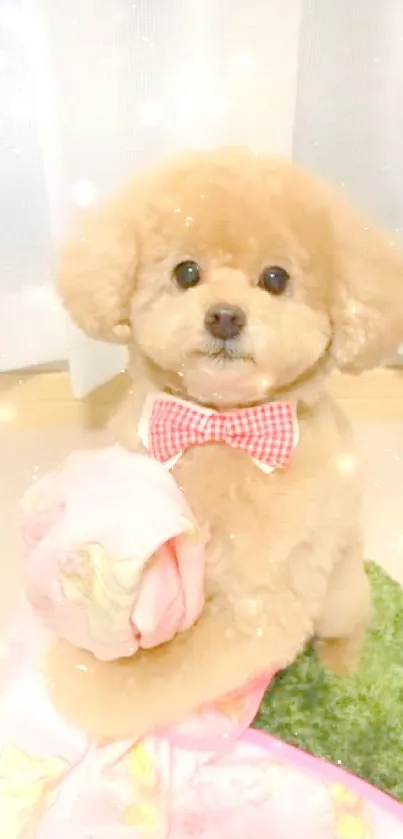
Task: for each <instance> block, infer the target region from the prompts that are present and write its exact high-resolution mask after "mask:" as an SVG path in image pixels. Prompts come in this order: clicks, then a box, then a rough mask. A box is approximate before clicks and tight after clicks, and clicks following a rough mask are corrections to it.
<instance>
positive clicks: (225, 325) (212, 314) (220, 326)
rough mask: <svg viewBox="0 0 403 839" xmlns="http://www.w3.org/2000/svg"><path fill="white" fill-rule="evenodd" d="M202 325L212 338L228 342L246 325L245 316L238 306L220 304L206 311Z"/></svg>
mask: <svg viewBox="0 0 403 839" xmlns="http://www.w3.org/2000/svg"><path fill="white" fill-rule="evenodd" d="M204 325H205V327H206V329H207V330H208V332H210V333H211V335H212V336H213V338H219V339H220V340H221V341H229V340H230V339H231V338H237V337H238V335H239V334H240V333H241V332H242V330H243V328H244V326H245V325H246V315H245V312H243V311H242V309H240V308H239V306H226V305H225V304H220V305H218V306H212V307H211V309H209V310H208V312H207V313H206V317H205V319H204Z"/></svg>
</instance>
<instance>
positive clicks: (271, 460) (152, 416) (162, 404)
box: [140, 395, 298, 471]
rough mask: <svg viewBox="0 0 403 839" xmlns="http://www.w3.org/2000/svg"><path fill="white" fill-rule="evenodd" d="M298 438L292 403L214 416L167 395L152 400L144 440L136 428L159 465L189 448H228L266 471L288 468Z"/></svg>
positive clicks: (172, 460)
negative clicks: (218, 445) (216, 445)
mask: <svg viewBox="0 0 403 839" xmlns="http://www.w3.org/2000/svg"><path fill="white" fill-rule="evenodd" d="M297 435H298V427H297V423H296V419H295V414H294V408H293V406H292V404H291V403H290V402H269V403H267V404H265V405H258V406H256V407H254V408H244V409H242V410H239V411H228V412H224V413H218V412H216V411H209V410H207V409H205V408H200V407H198V406H195V405H192V404H191V403H189V402H184V401H182V400H180V399H176V398H174V397H169V396H165V395H164V396H160V397H158V396H156V397H152V403H151V409H150V410H149V412H148V428H147V431H146V433H145V435H142V434H141V429H140V436H142V437H143V441H144V442H145V444H146V447H147V449H148V451H149V453H150V454H151V455H152V457H154V458H155V459H156V460H159V461H160V462H161V463H173V462H174V461H175V460H176V459H177V458H178V457H180V455H181V454H183V453H184V452H185V451H186V450H187V449H189V448H190V447H191V446H202V445H204V444H206V443H226V444H227V445H228V446H232V448H234V449H242V450H243V451H246V452H248V454H250V456H251V457H252V458H253V460H255V461H257V462H258V464H259V465H261V467H262V468H263V469H265V471H266V470H267V471H272V470H273V469H276V468H284V467H285V466H287V464H288V462H289V460H290V457H291V452H292V449H293V447H294V446H295V444H296V441H297ZM144 437H145V438H146V439H145V440H144Z"/></svg>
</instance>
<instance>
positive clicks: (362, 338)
mask: <svg viewBox="0 0 403 839" xmlns="http://www.w3.org/2000/svg"><path fill="white" fill-rule="evenodd" d="M58 288H59V292H60V294H61V297H62V299H63V301H64V303H65V305H66V307H67V309H68V311H69V313H70V315H71V316H72V318H73V320H74V321H75V322H76V324H78V326H79V327H81V328H82V329H83V330H84V331H85V332H86V333H87V334H88V335H90V336H92V337H93V338H97V339H102V340H104V341H105V340H106V341H111V342H119V343H125V344H127V345H128V347H129V352H130V372H131V376H132V382H133V386H132V393H131V394H130V398H129V401H128V403H127V404H126V405H125V406H124V409H123V412H122V413H121V415H120V417H119V420H118V427H119V433H120V441H121V442H122V441H123V442H124V443H125V445H127V446H128V447H129V448H132V449H144V448H146V449H147V447H148V448H149V450H150V448H151V453H154V454H155V452H157V456H159V457H160V459H162V460H165V461H167V462H168V461H169V464H168V465H169V466H170V467H172V469H173V470H174V475H175V477H176V479H177V481H178V483H179V485H180V486H181V487H182V488H183V491H184V493H185V495H186V497H187V499H188V501H189V503H190V505H191V507H192V509H193V512H194V513H195V515H196V518H197V521H198V522H199V524H200V527H206V528H208V531H209V534H210V538H209V543H208V547H207V575H206V591H207V596H206V606H205V609H204V612H203V614H202V617H201V619H200V620H199V621H198V623H197V624H196V625H195V626H194V627H193V628H192V629H191V630H189V631H188V632H187V633H185V634H184V635H181V636H179V637H177V638H176V639H175V640H174V641H172V642H170V643H169V644H166V645H164V646H162V647H159V648H157V649H156V650H151V651H144V652H142V653H140V654H138V655H137V656H135V657H134V658H133V659H126V660H124V661H123V660H122V661H118V662H114V663H102V662H98V661H96V660H95V659H93V658H91V655H90V654H87V653H81V652H79V651H77V650H75V649H73V648H71V647H69V646H68V645H67V644H65V643H63V642H60V643H58V645H56V647H55V648H54V649H53V651H52V654H51V656H50V658H49V661H48V673H49V683H50V685H51V690H52V692H53V698H54V701H55V703H56V706H57V707H58V708H59V709H60V710H62V712H63V713H64V714H65V715H66V716H67V718H68V719H70V720H71V721H72V722H74V723H76V724H77V723H78V724H79V725H80V726H84V727H85V728H86V729H87V730H88V731H89V732H90V733H91V734H93V735H94V736H98V737H102V738H115V737H122V736H129V735H133V734H136V735H143V734H145V733H147V732H149V731H150V730H152V729H156V728H158V727H159V726H164V725H167V724H171V723H173V722H176V721H178V720H180V719H182V718H183V717H185V716H186V715H187V714H189V713H191V712H193V711H194V710H195V709H196V708H198V707H200V706H201V705H203V703H209V702H210V701H214V700H215V699H217V697H220V696H222V695H225V694H227V693H229V692H231V691H232V690H234V689H238V688H240V687H241V686H242V685H243V684H245V682H247V681H248V680H249V679H252V678H253V677H254V676H255V675H257V674H259V673H262V672H263V671H265V670H267V671H271V670H273V669H274V670H275V669H279V668H283V667H285V666H286V665H288V664H289V663H290V662H291V661H292V660H293V659H294V658H295V657H296V656H297V654H298V653H299V652H300V650H301V649H302V647H303V646H304V644H305V643H306V642H307V641H308V640H309V639H312V638H315V639H316V640H317V645H318V650H319V652H320V654H321V656H322V658H323V661H324V662H325V663H326V664H327V665H328V666H329V667H331V668H332V669H333V670H334V671H336V672H337V673H346V672H347V673H348V672H350V671H351V670H352V669H354V667H355V665H356V663H357V659H358V655H359V651H360V647H361V644H362V641H363V637H364V634H365V628H366V626H367V623H368V620H369V618H370V593H369V586H368V582H367V578H366V574H365V571H364V564H363V555H362V541H361V532H360V525H359V517H360V507H359V492H358V491H357V485H356V469H355V461H354V454H353V451H354V449H353V445H352V442H351V438H350V431H349V427H348V423H347V422H346V420H345V419H344V417H343V416H342V415H341V413H340V411H339V409H338V407H337V406H336V405H335V403H334V401H333V400H332V399H331V398H330V397H329V395H328V394H327V392H326V380H327V378H328V376H329V374H330V373H331V372H332V371H333V370H337V369H338V370H344V371H349V372H354V373H360V372H361V371H363V370H366V369H368V368H371V367H374V366H376V365H378V364H379V363H380V362H382V361H383V360H385V359H387V358H388V357H389V356H390V355H391V354H392V353H393V351H394V350H395V349H396V347H397V346H398V344H399V342H400V341H401V340H402V339H403V256H402V253H401V252H399V250H398V248H397V247H396V246H395V244H394V243H393V242H392V241H391V240H390V238H389V237H388V236H387V235H383V234H382V233H380V232H379V231H378V230H377V229H376V226H373V224H372V223H371V222H368V221H366V220H365V219H364V218H362V217H361V215H360V214H359V213H357V214H356V213H355V211H354V210H353V209H351V208H350V206H349V205H348V204H346V203H345V201H344V198H343V197H342V196H341V195H339V194H337V192H335V191H333V189H332V188H330V187H328V186H327V185H326V184H323V183H322V182H320V181H318V180H316V179H315V178H314V177H312V176H311V175H310V174H308V173H306V172H305V171H302V170H301V169H299V168H297V167H296V166H294V165H293V164H291V163H289V162H286V161H282V160H279V159H275V158H272V157H271V156H266V155H264V154H262V155H257V154H255V153H253V152H249V151H247V150H243V149H224V150H219V151H202V152H195V153H191V154H189V155H187V156H182V157H180V158H178V159H177V160H174V161H171V162H170V163H169V164H168V165H167V166H165V167H162V168H160V169H159V170H156V171H154V172H151V173H150V174H147V175H145V176H142V177H139V178H137V179H136V180H134V181H133V182H132V183H129V184H128V186H127V187H126V188H125V189H124V190H123V192H122V193H121V194H120V195H118V196H117V197H116V199H114V200H112V201H111V202H110V203H109V204H107V205H106V206H105V207H101V208H100V209H97V210H95V212H93V213H91V214H89V215H88V216H87V217H85V218H84V219H83V220H82V221H81V222H80V223H79V226H78V230H76V231H75V233H74V234H73V237H72V239H71V241H70V243H69V244H68V245H67V246H66V248H65V249H64V252H63V253H62V257H61V264H60V272H59V277H58ZM161 395H163V398H161ZM184 403H185V404H184ZM259 411H260V412H259ZM231 414H234V417H233V419H234V422H235V429H237V430H238V432H239V434H238V436H237V434H236V433H235V435H234V429H233V428H232V432H231V416H230V415H231ZM212 416H213V417H214V420H213V431H211V429H210V432H207V433H206V436H205V438H203V433H204V431H203V429H204V430H205V428H206V427H207V425H208V421H209V420H210V419H211V417H212ZM217 416H218V419H217ZM158 417H159V419H158ZM221 419H222V420H223V425H224V426H225V427H226V429H227V431H226V432H223V434H222V433H221V432H222V427H221V426H220V422H221ZM260 420H261V421H262V423H263V426H262V427H263V431H262V428H261V426H260V425H259V423H260ZM158 422H159V425H158ZM216 422H218V426H217V425H216V424H215V423H216ZM164 423H165V425H164ZM248 423H249V425H248ZM276 423H277V425H276ZM183 424H184V425H185V428H184V425H183ZM245 424H246V425H245ZM228 427H229V429H230V430H229V431H228ZM217 428H218V430H217ZM245 428H246V430H245ZM276 429H277V430H276ZM226 433H227V437H225V434H226ZM231 433H232V437H231ZM276 434H277V436H276ZM278 434H279V435H280V442H278ZM192 435H193V436H192ZM200 435H201V436H200ZM150 436H151V443H150ZM291 437H292V443H290V440H291ZM287 440H288V443H287ZM276 441H277V442H276ZM276 445H277V454H276ZM282 458H283V459H282ZM77 665H79V666H78V667H77Z"/></svg>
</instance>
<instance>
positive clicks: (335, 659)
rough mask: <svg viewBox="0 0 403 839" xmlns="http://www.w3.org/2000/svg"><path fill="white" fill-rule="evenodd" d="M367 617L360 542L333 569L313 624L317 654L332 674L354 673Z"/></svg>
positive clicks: (366, 583) (366, 587)
mask: <svg viewBox="0 0 403 839" xmlns="http://www.w3.org/2000/svg"><path fill="white" fill-rule="evenodd" d="M370 617H371V589H370V583H369V580H368V577H367V575H366V572H365V568H364V563H363V560H362V554H361V544H360V545H358V544H354V545H353V546H351V547H350V548H349V549H348V550H346V552H345V553H344V555H343V557H342V559H341V560H340V562H339V563H338V565H337V566H336V568H335V570H334V572H333V575H332V577H331V579H330V583H329V589H328V594H327V598H326V601H325V608H324V610H323V613H322V616H321V618H320V620H319V621H318V623H317V626H316V635H317V637H318V645H317V649H318V655H319V657H320V659H321V661H322V662H323V664H324V665H325V666H326V667H328V668H329V669H330V670H332V671H333V672H334V673H335V674H336V675H338V676H350V675H353V674H354V672H355V670H356V668H357V666H358V662H359V657H360V653H361V649H362V646H363V643H364V639H365V633H366V629H367V627H368V624H369V621H370Z"/></svg>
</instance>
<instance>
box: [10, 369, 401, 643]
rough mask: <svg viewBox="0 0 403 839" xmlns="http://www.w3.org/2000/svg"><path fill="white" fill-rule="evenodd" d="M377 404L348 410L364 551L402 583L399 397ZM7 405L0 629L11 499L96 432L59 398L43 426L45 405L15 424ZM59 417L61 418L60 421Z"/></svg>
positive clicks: (18, 555)
mask: <svg viewBox="0 0 403 839" xmlns="http://www.w3.org/2000/svg"><path fill="white" fill-rule="evenodd" d="M377 387H378V385H377ZM393 394H395V391H394V390H393ZM3 396H4V394H3ZM371 399H373V394H372V395H371ZM42 400H43V397H42ZM378 402H379V404H378ZM381 402H382V399H381V398H380V397H379V398H378V401H377V402H376V406H375V407H376V410H373V411H372V414H371V418H370V421H368V416H366V420H365V421H363V420H362V419H361V416H362V413H363V409H362V405H361V408H360V409H359V410H357V409H355V410H354V411H353V412H352V413H353V414H355V426H356V438H357V444H358V448H359V451H360V454H361V462H362V466H363V473H364V474H363V485H364V509H363V524H364V529H365V536H366V556H367V557H368V558H369V559H374V560H376V561H377V562H379V563H380V564H381V565H383V566H384V567H385V568H386V570H387V571H389V573H390V574H392V575H393V576H394V577H395V578H396V579H397V580H399V582H401V583H402V584H403V519H402V512H403V399H402V400H401V403H400V407H399V405H397V404H395V403H396V398H395V397H394V400H393V402H394V407H393V410H392V409H390V408H388V409H386V408H384V414H385V416H384V418H383V420H382V421H381V419H380V418H382V405H381ZM43 404H44V403H43V401H42V406H43ZM385 405H386V401H384V406H385ZM9 407H10V402H7V403H6V402H5V401H4V399H3V400H1V399H0V631H1V630H3V629H4V626H5V625H6V624H7V623H8V620H9V618H10V616H11V614H12V611H13V608H14V604H15V600H16V595H17V593H18V590H19V588H20V587H21V583H22V580H23V567H24V562H23V548H22V544H21V541H20V535H19V526H18V499H19V497H20V496H21V494H22V492H23V491H24V489H25V488H27V487H28V486H29V485H30V483H31V482H32V481H34V480H36V479H37V478H38V477H39V476H40V475H42V474H43V473H44V471H46V470H47V469H49V467H51V466H52V465H53V464H55V463H56V462H57V461H58V460H60V458H62V457H64V456H65V455H66V454H67V453H68V452H69V451H71V450H72V449H73V448H74V447H77V446H83V445H88V444H90V445H96V444H97V442H98V440H99V436H98V433H97V432H95V431H93V432H90V431H87V432H84V431H80V430H79V427H80V425H79V423H78V422H77V421H76V417H75V418H74V417H73V414H72V411H71V410H70V413H69V410H68V409H67V403H66V406H65V407H63V405H62V403H60V405H59V408H58V411H57V417H58V421H57V422H55V421H54V419H55V412H54V411H53V413H52V412H49V416H52V420H51V421H50V422H49V424H48V425H47V424H46V422H44V421H43V417H44V414H45V415H47V413H46V412H47V409H46V410H45V411H44V410H43V409H42V410H41V412H40V413H41V421H40V422H38V421H37V414H35V411H32V406H31V405H30V404H28V403H27V404H25V403H23V402H21V403H20V404H19V406H18V409H19V410H20V412H21V411H22V414H21V421H20V422H18V423H16V422H14V421H11V422H10V421H7V419H9V414H7V411H8V410H9ZM2 411H3V414H2ZM31 411H32V413H31ZM350 413H351V412H350ZM367 413H368V412H367V411H366V414H367ZM31 416H32V423H31V421H30V417H31ZM60 416H62V417H63V416H64V418H65V420H66V418H67V420H66V422H65V423H64V424H63V422H61V421H60ZM391 416H392V419H391V418H390V417H391ZM400 416H401V419H399V421H396V417H400ZM372 417H375V419H373V418H372ZM2 420H3V421H2ZM353 420H354V417H353Z"/></svg>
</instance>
